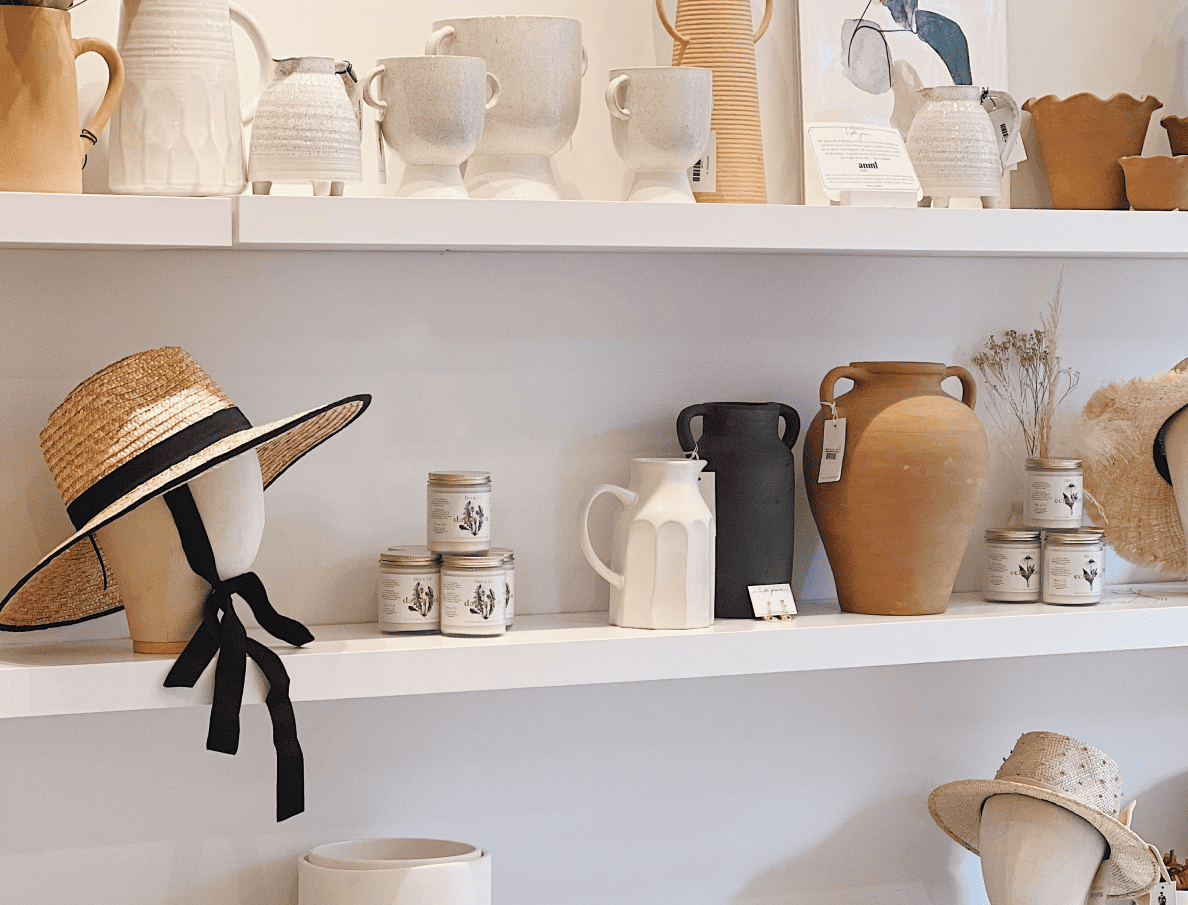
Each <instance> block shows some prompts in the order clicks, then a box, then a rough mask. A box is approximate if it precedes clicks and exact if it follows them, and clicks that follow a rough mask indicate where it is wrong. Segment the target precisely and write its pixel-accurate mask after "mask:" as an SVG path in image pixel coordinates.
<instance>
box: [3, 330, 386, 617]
mask: <svg viewBox="0 0 1188 905" xmlns="http://www.w3.org/2000/svg"><path fill="white" fill-rule="evenodd" d="M370 402H371V397H370V396H367V395H359V396H350V397H347V398H345V399H340V400H338V401H337V402H332V403H330V404H329V405H324V406H322V407H320V408H316V409H310V410H309V411H305V412H301V413H299V414H296V415H293V416H291V417H289V418H284V419H282V420H280V421H273V422H271V423H270V424H265V425H262V426H260V427H253V426H252V425H251V424H250V423H249V422H248V420H247V418H245V417H244V416H243V414H242V413H241V412H240V411H239V409H238V408H236V407H235V405H234V404H233V403H232V402H231V400H230V399H228V398H227V396H226V395H224V394H223V392H222V390H220V389H219V388H218V386H216V385H215V382H214V381H213V380H211V378H210V377H209V375H207V373H206V372H205V371H203V370H202V368H201V367H199V366H198V363H197V362H195V361H194V359H193V358H191V357H190V356H189V355H188V354H186V352H185V351H184V350H182V349H179V348H176V347H169V348H163V349H153V350H151V351H148V352H140V353H138V354H136V355H130V356H128V357H127V358H124V359H121V360H120V361H117V362H116V363H115V364H112V365H109V366H108V367H106V368H104V369H103V370H102V371H100V372H99V373H98V374H95V375H93V376H92V377H89V378H87V379H86V380H84V381H83V382H82V383H81V384H79V385H78V386H77V387H75V389H74V390H73V391H71V393H70V395H69V396H67V397H66V401H65V402H63V403H62V404H61V405H60V406H58V408H57V409H56V410H55V411H54V413H53V414H52V415H50V418H49V421H48V423H47V424H46V426H45V429H44V430H43V431H42V432H41V450H42V453H43V454H44V455H45V461H46V464H47V465H49V469H50V472H51V473H52V474H53V477H54V483H55V484H57V486H58V490H59V492H60V493H61V495H62V499H63V501H64V502H65V503H66V511H67V513H68V514H69V515H70V520H71V522H72V523H73V524H74V526H75V529H76V530H75V532H74V534H72V535H71V536H70V537H69V538H67V539H66V540H65V541H63V542H62V543H61V544H59V545H58V546H57V547H55V548H54V549H53V550H51V551H50V552H49V553H48V554H46V556H44V557H43V558H42V560H41V561H40V562H39V563H38V564H37V565H36V566H34V567H33V569H31V570H30V571H29V573H28V574H27V575H26V576H25V577H24V578H22V579H21V580H20V581H19V582H17V584H16V587H14V588H13V589H12V590H11V591H9V592H8V594H7V595H6V596H5V598H4V600H3V602H2V603H0V630H5V631H27V630H32V629H43V628H50V627H52V626H58V625H69V624H71V623H74V622H81V621H83V620H85V619H94V618H96V617H98V616H104V615H106V614H108V613H112V612H115V611H116V610H118V609H121V608H122V607H123V603H122V601H121V600H120V595H119V588H118V586H117V583H116V580H115V576H113V575H111V574H110V573H109V572H108V570H107V568H106V566H105V565H104V562H103V558H102V556H101V553H100V547H99V544H98V542H97V541H96V540H95V538H94V533H95V532H96V531H97V530H99V529H100V528H102V527H103V526H104V525H107V524H109V523H110V522H112V521H114V520H115V519H117V518H119V517H120V516H122V515H124V514H126V513H128V512H131V511H132V510H133V509H135V508H136V507H137V506H139V505H141V504H142V503H144V502H145V501H147V500H150V499H152V498H153V497H156V496H159V495H161V494H163V493H165V492H166V491H168V490H172V489H173V488H175V487H178V486H180V485H181V484H184V483H186V482H187V481H190V480H192V479H193V478H195V477H197V476H198V475H200V474H202V473H203V472H205V471H208V470H210V469H211V468H214V467H215V466H216V465H219V464H221V463H223V462H226V461H227V460H229V459H232V458H234V457H235V456H237V455H239V454H240V453H243V452H245V451H247V450H252V449H254V450H255V452H256V455H257V456H258V457H259V459H260V473H261V477H262V479H263V484H264V487H265V488H267V487H268V486H269V485H271V484H272V482H273V481H275V480H276V479H277V478H278V477H280V476H281V475H282V474H283V473H284V472H285V470H286V469H287V468H288V467H289V466H290V465H292V464H293V463H294V462H296V461H297V460H298V459H300V458H301V457H302V456H304V455H305V454H306V453H307V452H309V451H310V450H311V449H313V448H314V447H315V446H317V445H318V444H320V443H322V442H324V441H325V440H327V439H329V438H330V437H332V436H333V435H334V434H336V433H338V432H339V431H340V430H342V429H343V428H344V427H346V426H347V425H348V424H350V423H351V422H352V421H354V420H355V419H356V418H358V417H359V415H360V414H362V413H363V411H364V409H366V408H367V406H368V405H369V404H370Z"/></svg>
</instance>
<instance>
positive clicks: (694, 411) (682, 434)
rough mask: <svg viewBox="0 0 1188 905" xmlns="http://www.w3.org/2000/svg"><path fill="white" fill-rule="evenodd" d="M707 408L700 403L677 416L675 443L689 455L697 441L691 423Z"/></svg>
mask: <svg viewBox="0 0 1188 905" xmlns="http://www.w3.org/2000/svg"><path fill="white" fill-rule="evenodd" d="M707 408H709V406H708V405H707V404H706V403H704V402H702V403H699V404H698V405H690V406H687V407H686V408H683V409H681V413H680V414H679V415H677V424H676V431H677V443H679V444H681V449H683V450H684V451H685V452H687V453H691V452H693V451H695V450H696V449H697V441H696V440H694V439H693V427H692V423H691V422H692V421H693V419H694V418H698V417H700V416H702V415H704V414H705V411H706V409H707ZM798 426H799V425H798Z"/></svg>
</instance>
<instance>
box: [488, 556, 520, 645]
mask: <svg viewBox="0 0 1188 905" xmlns="http://www.w3.org/2000/svg"><path fill="white" fill-rule="evenodd" d="M489 552H490V554H491V555H492V556H502V557H503V597H504V606H503V624H504V625H506V626H507V627H508V628H511V627H512V623H513V622H514V621H515V618H516V554H515V552H514V551H512V550H510V549H509V548H507V547H492V548H491V549H490V551H489Z"/></svg>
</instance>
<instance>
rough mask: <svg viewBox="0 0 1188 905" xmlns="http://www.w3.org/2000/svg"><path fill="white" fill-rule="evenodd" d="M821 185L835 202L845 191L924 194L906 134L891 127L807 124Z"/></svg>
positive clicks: (806, 128)
mask: <svg viewBox="0 0 1188 905" xmlns="http://www.w3.org/2000/svg"><path fill="white" fill-rule="evenodd" d="M805 131H806V132H807V133H808V139H809V145H810V146H811V147H812V150H813V160H815V161H816V164H817V171H818V172H819V173H820V174H821V186H822V188H824V189H825V194H826V195H828V196H829V198H830V200H832V201H840V200H841V198H842V193H843V192H849V193H851V194H854V193H863V192H875V193H886V192H893V193H894V192H906V193H907V194H909V195H910V196H911V197H912V198H914V199H915V200H917V201H918V200H919V199H920V198H921V197H923V192H922V190H921V189H920V181H919V180H918V179H917V178H916V171H915V169H914V168H913V167H912V162H911V160H910V159H909V158H908V153H907V148H906V147H904V144H903V137H902V136H901V135H900V134H899V130H898V129H894V128H892V127H890V126H867V125H863V124H861V123H812V124H811V125H808V126H805Z"/></svg>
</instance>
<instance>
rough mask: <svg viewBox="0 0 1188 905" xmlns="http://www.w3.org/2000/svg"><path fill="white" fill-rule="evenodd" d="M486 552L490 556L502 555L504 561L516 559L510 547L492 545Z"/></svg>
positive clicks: (510, 561)
mask: <svg viewBox="0 0 1188 905" xmlns="http://www.w3.org/2000/svg"><path fill="white" fill-rule="evenodd" d="M488 552H489V553H490V554H491V555H492V556H502V557H503V561H504V562H505V563H514V562H515V561H516V554H515V552H514V551H513V550H512V549H511V548H510V547H492V548H491V549H490V550H489V551H488Z"/></svg>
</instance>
